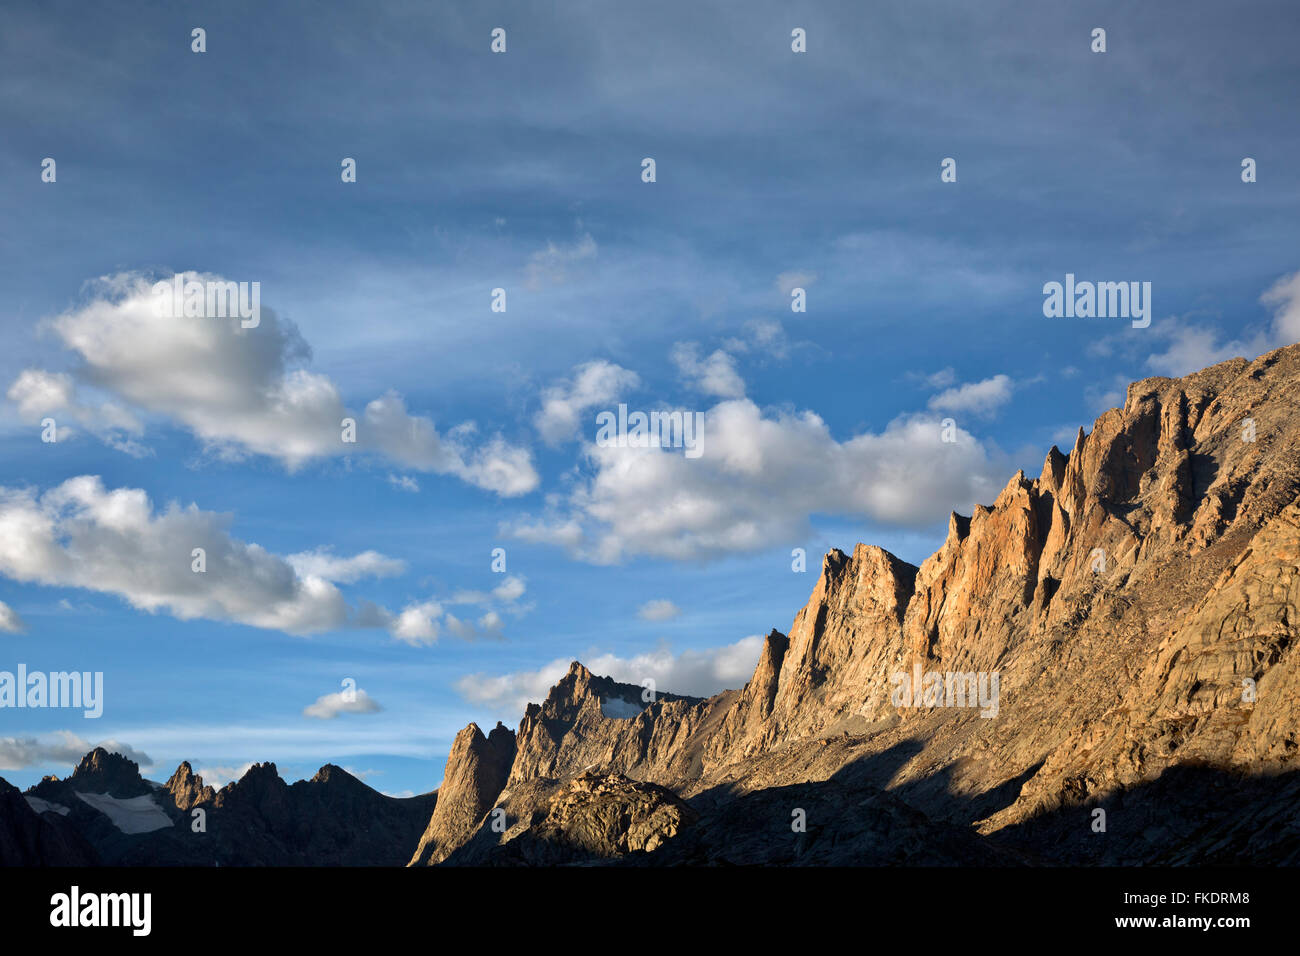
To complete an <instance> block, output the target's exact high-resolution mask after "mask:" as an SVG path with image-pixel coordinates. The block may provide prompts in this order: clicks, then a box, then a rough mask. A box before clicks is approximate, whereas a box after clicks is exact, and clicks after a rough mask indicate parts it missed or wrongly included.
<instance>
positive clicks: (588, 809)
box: [448, 771, 698, 866]
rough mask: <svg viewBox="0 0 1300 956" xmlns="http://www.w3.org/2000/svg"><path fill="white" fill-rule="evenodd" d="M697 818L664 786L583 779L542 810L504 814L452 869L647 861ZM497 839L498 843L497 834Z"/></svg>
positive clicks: (609, 776) (606, 776)
mask: <svg viewBox="0 0 1300 956" xmlns="http://www.w3.org/2000/svg"><path fill="white" fill-rule="evenodd" d="M697 816H698V814H696V813H695V811H693V810H691V809H690V807H688V806H687V805H686V803H685V802H684V801H683V800H681V799H680V798H679V797H678V796H677V795H676V794H675V793H673V792H672V791H671V790H669V789H668V788H666V787H661V786H658V785H656V784H653V783H643V782H639V781H635V780H631V779H629V778H627V777H625V776H623V775H622V774H618V773H600V772H596V771H592V772H588V773H582V774H579V775H578V776H577V777H574V778H573V779H572V780H570V781H569V782H568V783H567V784H565V785H564V786H562V787H559V788H556V790H555V791H554V792H552V793H551V794H550V795H549V798H548V800H547V801H546V803H545V810H544V811H542V812H534V813H530V814H529V818H528V820H527V823H526V824H525V825H523V826H520V825H518V823H517V820H518V817H517V816H513V817H512V816H511V814H510V813H509V811H506V810H504V809H503V811H502V815H501V824H500V826H499V828H493V827H491V826H489V827H486V828H485V829H484V831H483V835H482V836H481V837H480V838H478V839H476V840H475V841H474V842H471V843H468V844H466V845H465V846H464V847H462V848H461V849H460V850H458V851H457V852H456V853H454V854H453V855H452V856H451V858H450V859H449V860H448V862H449V863H451V864H454V865H462V866H463V865H475V866H483V865H491V866H518V865H524V866H555V865H560V864H565V865H568V864H575V863H579V864H587V865H590V864H608V863H611V862H618V861H624V860H627V859H629V858H633V857H644V856H645V855H647V854H651V853H654V852H655V851H656V850H658V849H660V848H661V847H663V846H665V845H666V844H667V843H668V842H669V841H670V840H672V839H674V838H676V837H677V836H679V835H680V834H681V832H682V831H683V829H685V828H687V827H689V826H690V825H691V824H692V823H693V822H694V821H695V819H696V817H697ZM497 832H499V833H500V837H499V838H498V839H493V837H492V834H495V833H497Z"/></svg>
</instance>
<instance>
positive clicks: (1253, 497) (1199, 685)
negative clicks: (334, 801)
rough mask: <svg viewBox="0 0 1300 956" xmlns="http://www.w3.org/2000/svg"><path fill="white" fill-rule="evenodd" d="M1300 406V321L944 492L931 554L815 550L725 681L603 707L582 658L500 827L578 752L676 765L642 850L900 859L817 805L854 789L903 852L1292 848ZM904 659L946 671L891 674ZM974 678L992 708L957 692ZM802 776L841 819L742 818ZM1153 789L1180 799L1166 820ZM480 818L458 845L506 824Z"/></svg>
mask: <svg viewBox="0 0 1300 956" xmlns="http://www.w3.org/2000/svg"><path fill="white" fill-rule="evenodd" d="M1298 407H1300V346H1290V347H1287V348H1283V349H1279V350H1276V351H1274V352H1271V353H1269V354H1267V355H1264V356H1261V357H1260V358H1258V359H1256V360H1254V361H1253V362H1248V361H1246V360H1243V359H1234V360H1232V361H1229V362H1224V363H1222V364H1220V365H1216V366H1214V367H1212V368H1208V369H1205V370H1203V371H1201V372H1198V373H1196V374H1194V375H1190V376H1187V377H1185V378H1182V379H1170V378H1151V379H1146V380H1143V381H1141V382H1137V383H1134V384H1133V385H1131V386H1130V387H1129V389H1128V393H1127V396H1126V400H1125V404H1124V406H1123V407H1122V408H1117V409H1112V410H1110V411H1108V412H1106V413H1105V414H1103V415H1102V416H1100V417H1099V418H1098V419H1097V421H1096V423H1095V424H1094V427H1093V429H1092V431H1091V432H1090V433H1085V432H1084V430H1083V429H1080V430H1079V433H1078V436H1077V437H1076V439H1075V442H1074V445H1073V447H1072V448H1071V449H1070V451H1069V453H1068V454H1063V453H1062V452H1061V451H1059V450H1058V449H1056V448H1052V449H1051V450H1050V451H1049V452H1048V453H1047V455H1046V457H1045V459H1044V461H1043V465H1042V469H1041V471H1040V473H1039V475H1038V477H1036V478H1033V479H1030V478H1029V477H1027V476H1026V475H1025V474H1024V473H1023V472H1019V473H1017V474H1016V475H1014V476H1013V477H1012V478H1011V480H1010V481H1009V482H1008V483H1007V485H1006V486H1005V488H1004V489H1003V490H1002V492H1001V493H1000V494H999V495H998V496H997V497H996V498H995V500H994V501H993V502H992V503H991V504H989V505H975V507H974V508H973V510H972V513H971V515H970V517H969V518H967V517H964V516H962V515H958V514H953V515H952V516H951V518H950V519H949V526H948V534H947V538H946V540H945V541H944V543H943V545H942V547H941V548H940V549H939V550H938V551H936V552H935V553H934V554H933V555H931V556H930V557H929V558H927V559H926V560H925V561H924V562H922V564H921V566H920V567H919V568H916V567H912V566H911V565H909V564H907V563H906V562H903V561H901V560H899V559H898V558H896V557H894V556H893V555H890V554H889V553H888V552H886V551H883V550H881V549H879V548H874V547H869V546H866V545H858V546H857V548H855V549H854V551H853V553H852V554H851V555H849V554H845V553H843V552H840V551H831V552H830V553H829V554H828V555H827V556H826V558H825V561H824V562H823V566H822V571H821V575H820V576H819V578H818V580H817V582H816V584H815V586H814V588H813V591H812V594H811V596H810V598H809V601H808V603H807V605H806V606H805V607H804V608H803V609H802V610H801V611H800V612H799V613H798V614H797V615H796V616H795V619H794V622H793V624H792V626H791V628H790V630H789V635H788V637H787V636H786V635H784V634H781V633H780V632H778V631H772V632H771V633H770V634H769V635H768V637H767V639H766V641H765V643H764V647H763V649H762V653H761V655H760V658H759V661H758V664H757V666H756V668H755V671H754V675H753V677H752V678H751V679H750V681H749V682H748V683H747V684H746V685H745V687H743V688H741V689H739V690H735V691H728V692H725V693H723V694H719V695H717V696H716V697H713V698H710V699H708V700H705V701H695V700H679V701H674V700H671V699H669V698H668V696H667V695H662V694H661V695H660V700H659V701H657V702H656V703H654V704H650V705H648V706H644V707H642V708H641V709H640V710H639V711H638V712H637V713H636V714H635V716H633V717H631V718H629V719H623V720H614V719H611V718H610V717H609V714H608V713H607V711H605V710H602V708H601V706H600V700H601V699H602V698H603V696H604V695H607V694H614V695H615V696H618V697H620V698H621V699H625V700H633V699H635V698H634V695H635V692H636V690H637V688H635V687H632V686H630V685H614V684H613V682H612V681H609V680H608V679H607V678H599V677H596V676H594V675H591V674H590V673H589V672H588V671H587V670H586V669H585V668H583V667H581V665H579V664H576V663H575V664H574V665H573V666H572V667H571V668H570V671H569V673H568V674H567V675H566V676H565V678H564V679H563V680H562V681H561V682H560V684H558V685H557V686H556V688H555V689H553V690H552V692H551V694H550V695H549V696H548V698H547V700H546V701H545V702H543V703H542V704H541V705H530V706H529V708H528V711H527V712H526V713H525V715H524V718H523V720H522V721H521V722H520V732H519V752H518V755H517V757H516V758H515V762H514V766H513V768H512V769H511V772H510V775H509V781H508V788H507V790H506V792H505V793H504V794H501V795H500V796H499V801H500V806H501V807H502V808H503V809H505V810H506V811H507V812H506V816H507V818H508V820H509V827H510V832H511V833H512V834H513V836H512V837H511V838H510V840H508V841H505V842H507V843H513V844H516V845H517V846H518V847H520V848H522V847H524V846H527V845H530V844H528V843H527V842H520V841H521V839H522V837H523V834H524V833H525V832H527V831H530V830H536V831H537V832H541V831H540V830H539V829H538V828H541V827H543V826H546V827H548V830H547V832H548V833H550V832H552V831H553V830H554V825H553V824H547V823H545V821H546V820H547V819H549V813H550V811H549V809H547V808H548V807H549V806H550V803H549V801H552V800H554V799H556V794H557V793H562V792H563V788H564V787H565V786H568V785H570V783H571V782H572V780H573V779H574V778H575V776H576V775H578V774H580V773H583V772H584V771H587V770H594V771H599V772H604V773H610V772H612V773H619V774H624V775H626V776H627V777H629V778H635V779H636V780H639V781H644V782H650V783H657V784H659V785H661V786H665V787H670V788H672V789H673V790H674V791H675V792H676V793H678V794H680V795H681V796H682V797H683V798H684V799H686V800H687V802H688V804H689V805H690V807H691V808H692V809H693V810H695V811H696V812H698V813H700V819H699V822H698V824H697V825H693V826H692V827H690V828H689V834H690V835H689V836H679V837H677V838H674V839H672V840H669V841H667V844H666V847H665V848H664V849H663V850H661V851H660V852H658V853H656V854H654V858H655V859H656V860H670V859H678V860H681V861H694V862H721V861H724V860H729V861H733V862H738V861H781V862H798V861H799V860H801V859H806V860H808V861H813V860H816V861H818V862H827V861H831V860H835V861H841V862H843V861H848V860H851V858H852V856H853V852H852V851H851V850H850V849H849V848H850V847H852V846H857V847H858V848H859V849H860V850H861V853H862V857H863V860H874V861H878V862H908V861H907V860H904V859H902V858H900V857H899V856H898V853H897V852H896V851H897V850H898V847H896V846H893V845H892V844H891V842H890V838H889V836H888V833H887V832H886V831H877V830H873V829H872V827H871V826H864V827H857V826H856V824H854V825H853V826H847V825H845V824H844V823H843V817H844V814H843V812H839V813H838V816H835V814H834V813H833V812H832V808H833V807H835V806H844V805H852V804H854V801H859V800H861V801H866V802H865V803H864V804H863V813H867V812H868V811H867V808H868V807H869V808H871V810H870V812H872V813H876V814H880V815H883V818H888V819H893V820H894V821H895V824H896V825H897V826H898V827H899V828H900V830H899V832H905V831H906V832H912V833H913V834H914V835H915V836H916V838H917V839H928V840H931V841H932V843H931V845H932V846H939V847H942V848H943V851H942V852H938V853H936V854H934V855H933V856H932V857H930V858H926V859H919V858H918V859H914V860H912V861H911V862H944V861H948V862H952V861H961V860H963V859H965V860H967V861H971V862H974V861H977V858H980V857H981V856H982V857H983V858H985V859H987V858H988V857H989V855H990V854H992V855H994V856H998V855H1001V856H1000V858H1002V859H1004V860H1012V861H1019V862H1050V861H1052V860H1057V861H1067V860H1073V861H1084V862H1088V861H1093V862H1135V861H1136V862H1142V861H1143V860H1148V861H1149V860H1157V859H1159V860H1165V861H1168V862H1180V863H1187V862H1198V861H1206V860H1210V859H1214V860H1217V861H1219V862H1225V861H1227V862H1231V852H1232V850H1233V848H1241V849H1242V851H1243V852H1246V850H1247V849H1248V850H1249V852H1250V853H1251V854H1252V855H1254V856H1258V855H1263V856H1265V857H1267V858H1270V859H1288V858H1290V855H1291V854H1292V850H1290V849H1288V847H1289V846H1291V844H1290V843H1288V842H1287V841H1288V840H1295V836H1294V835H1295V833H1296V831H1297V811H1295V810H1294V809H1291V810H1288V809H1286V805H1287V801H1288V800H1290V798H1289V797H1288V796H1287V794H1292V793H1293V792H1294V791H1295V790H1296V789H1297V787H1298V786H1300V785H1297V783H1296V777H1295V773H1296V770H1297V767H1296V759H1297V756H1298V751H1300V738H1298V736H1297V733H1298V732H1297V729H1296V728H1297V727H1300V719H1298V717H1300V714H1297V711H1298V710H1300V666H1298V662H1300V659H1298V658H1297V656H1296V651H1295V638H1296V631H1297V626H1298V623H1297V622H1298V621H1300V615H1298V614H1297V611H1296V608H1297V599H1298V598H1300V591H1298V590H1297V589H1298V588H1300V500H1297V499H1298V497H1300V416H1298V415H1297V414H1296V409H1297V408H1298ZM903 675H908V676H909V677H910V676H911V675H917V676H921V677H922V678H923V680H922V685H921V686H932V687H936V688H938V690H937V692H936V693H935V694H933V695H932V696H925V695H924V694H922V693H920V692H919V688H918V693H917V694H916V695H915V696H912V697H909V696H908V695H901V696H900V695H899V694H898V693H896V691H897V690H899V688H901V687H904V686H909V684H910V682H908V683H907V684H905V683H904V682H903V681H902V677H903ZM954 678H955V679H954ZM993 678H996V679H997V683H996V684H993V683H992V679H993ZM981 680H983V681H985V683H984V684H983V685H981V684H980V681H981ZM968 681H969V682H968ZM954 686H955V687H957V688H958V692H957V693H955V694H954V693H953V687H954ZM981 686H982V687H983V688H984V689H985V690H986V691H989V692H990V695H989V696H990V697H991V700H990V702H989V703H990V705H989V706H984V705H983V704H981V706H978V707H977V706H972V705H973V704H975V703H979V701H977V700H976V699H975V697H976V695H975V693H974V691H975V690H976V689H977V688H979V687H981ZM967 690H969V691H971V693H970V694H969V695H967V693H966V691H967ZM981 693H983V691H981ZM968 697H969V698H970V699H969V701H968V700H967V698H968ZM1180 787H1181V788H1185V789H1186V790H1187V791H1189V792H1184V790H1181V789H1179V788H1180ZM557 788H558V789H557ZM790 788H805V790H804V791H797V790H791V789H790ZM1198 788H1199V790H1200V791H1201V793H1202V795H1207V794H1214V800H1213V802H1212V804H1213V805H1212V807H1211V806H1209V805H1207V801H1206V800H1200V801H1198V799H1197V791H1198ZM1233 792H1241V793H1251V794H1254V795H1255V797H1257V803H1256V804H1254V805H1250V806H1245V805H1242V804H1241V803H1240V802H1239V801H1234V800H1233V799H1231V797H1230V794H1231V793H1233ZM796 796H798V799H800V800H804V799H806V800H809V801H813V800H820V801H822V802H821V803H820V804H819V806H821V807H823V808H824V809H825V811H826V813H825V815H824V816H825V817H831V816H835V819H836V820H837V821H839V822H836V823H834V824H832V823H830V822H826V823H824V824H823V829H822V830H821V831H818V832H820V833H821V834H823V835H825V836H826V838H827V841H828V842H826V843H825V844H823V845H822V850H818V851H811V850H809V847H810V846H811V845H812V844H814V843H816V842H817V841H816V840H813V839H804V840H803V841H802V842H798V841H796V842H795V843H791V842H790V841H789V840H788V839H787V838H786V837H785V836H784V835H783V834H784V833H785V832H787V831H788V825H786V824H785V823H783V824H782V826H776V825H775V824H771V825H770V826H769V825H768V824H765V825H764V826H763V827H759V828H758V830H755V831H753V832H755V833H759V834H761V835H760V836H758V837H752V838H751V836H752V834H751V829H752V827H753V820H754V819H755V817H754V814H755V813H759V814H760V815H761V814H769V813H770V814H775V815H776V816H775V817H774V818H773V819H776V818H779V817H780V816H781V814H780V813H778V812H777V810H778V808H779V807H781V806H788V805H789V804H790V801H791V800H792V799H795V797H796ZM773 800H775V802H772V801H773ZM1162 803H1163V805H1166V806H1178V807H1179V808H1180V812H1182V813H1183V814H1184V819H1183V820H1182V821H1181V822H1180V823H1179V824H1177V825H1173V824H1170V823H1159V822H1158V821H1159V806H1160V805H1161V804H1162ZM1290 805H1291V806H1294V800H1291V803H1290ZM1107 807H1108V808H1109V810H1110V812H1111V815H1112V817H1114V816H1115V814H1119V816H1120V819H1119V820H1118V821H1114V822H1115V826H1116V827H1117V829H1116V830H1115V832H1123V833H1124V834H1125V835H1124V838H1123V840H1122V841H1121V840H1112V841H1110V842H1109V843H1107V841H1105V840H1099V839H1096V838H1095V836H1096V831H1094V830H1093V829H1092V827H1091V826H1090V823H1091V820H1092V817H1091V815H1090V814H1088V813H1083V812H1081V811H1082V810H1087V809H1090V808H1107ZM740 808H747V809H745V810H743V811H742V810H741V809H740ZM1225 808H1227V809H1225ZM805 809H806V808H805ZM787 812H792V810H789V809H788V810H787ZM849 816H850V817H852V819H854V820H858V819H860V818H861V815H859V814H856V813H854V814H850V815H849ZM764 819H767V817H764ZM1242 819H1250V820H1254V821H1256V822H1257V823H1258V824H1259V825H1260V826H1266V828H1267V829H1268V832H1270V833H1272V834H1273V836H1272V837H1270V838H1268V839H1264V838H1261V837H1260V836H1258V835H1256V836H1253V837H1252V836H1250V835H1249V833H1248V832H1247V831H1246V830H1245V829H1243V828H1242V826H1241V824H1240V823H1235V822H1233V821H1240V820H1242ZM482 823H483V821H480V827H479V831H478V832H477V833H476V834H475V836H474V838H473V840H472V841H471V842H470V843H469V844H468V846H467V853H468V852H469V850H470V849H473V848H475V847H478V846H479V844H480V843H484V842H486V843H490V844H491V845H493V846H496V845H498V844H501V843H502V842H503V838H502V836H501V834H499V833H498V834H496V835H493V836H486V835H485V833H486V831H484V830H483V828H482ZM783 826H784V827H785V829H784V830H783V828H782V827H783ZM747 827H748V828H751V829H747ZM791 832H792V831H791ZM809 832H811V831H809ZM1229 832H1230V833H1232V834H1240V836H1231V835H1228V834H1229ZM926 834H928V836H926ZM1288 834H1290V836H1288ZM534 835H536V834H534ZM755 840H757V841H758V842H757V843H755V842H754V841H755ZM1295 842H1300V840H1295ZM548 845H549V843H548ZM737 847H746V849H743V850H737V849H736V848H737ZM799 847H802V849H799ZM832 847H833V848H834V849H833V850H832V849H831V848H832ZM782 848H784V849H782ZM452 862H455V861H452Z"/></svg>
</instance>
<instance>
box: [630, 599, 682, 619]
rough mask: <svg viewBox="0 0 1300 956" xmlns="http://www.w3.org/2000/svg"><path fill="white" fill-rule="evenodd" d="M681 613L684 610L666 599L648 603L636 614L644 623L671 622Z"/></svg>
mask: <svg viewBox="0 0 1300 956" xmlns="http://www.w3.org/2000/svg"><path fill="white" fill-rule="evenodd" d="M681 613H682V609H681V608H679V607H678V606H677V605H676V604H674V603H673V602H672V601H669V600H668V599H666V598H660V599H659V600H657V601H646V602H645V603H644V604H642V605H641V607H640V608H638V609H637V612H636V614H637V617H639V618H641V620H643V621H671V620H672V619H673V618H675V617H676V616H677V615H679V614H681Z"/></svg>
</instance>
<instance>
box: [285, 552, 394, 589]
mask: <svg viewBox="0 0 1300 956" xmlns="http://www.w3.org/2000/svg"><path fill="white" fill-rule="evenodd" d="M285 560H286V561H288V562H289V564H290V565H291V566H292V567H293V569H294V570H295V571H297V572H298V574H299V576H300V577H304V578H305V577H318V578H321V579H323V580H325V581H333V582H334V583H335V584H351V583H353V582H355V581H359V580H361V579H362V578H387V577H392V576H394V575H397V574H401V573H403V572H404V571H405V570H406V562H405V561H400V560H398V559H397V558H389V557H385V556H384V555H382V554H380V553H379V552H378V551H363V552H361V553H360V554H357V555H353V556H352V557H350V558H340V557H338V556H337V555H335V554H333V553H332V552H331V551H330V549H329V548H317V549H316V550H315V551H302V552H299V553H298V554H291V555H289V556H288V557H286V558H285Z"/></svg>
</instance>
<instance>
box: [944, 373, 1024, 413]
mask: <svg viewBox="0 0 1300 956" xmlns="http://www.w3.org/2000/svg"><path fill="white" fill-rule="evenodd" d="M1013 391H1015V384H1014V383H1013V382H1012V381H1011V379H1010V378H1009V377H1008V376H1006V375H994V376H993V377H992V378H986V379H984V380H983V381H979V382H967V383H966V384H964V385H957V386H954V387H953V388H949V389H946V390H944V391H942V392H940V393H939V394H938V395H935V396H933V397H932V398H931V399H930V403H929V405H930V410H931V411H936V412H966V413H968V414H971V415H991V414H992V413H993V412H995V411H997V410H998V409H999V408H1001V407H1002V406H1003V405H1005V404H1006V403H1007V402H1009V401H1011V393H1012V392H1013Z"/></svg>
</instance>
